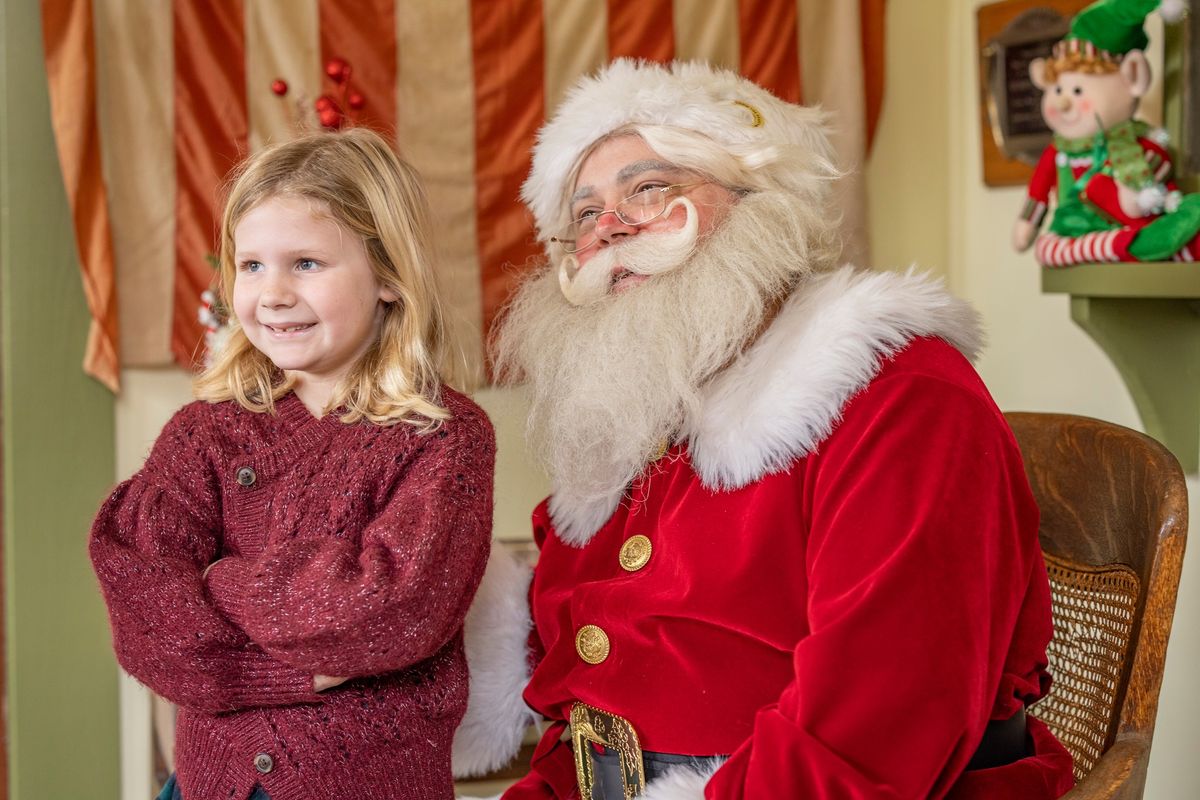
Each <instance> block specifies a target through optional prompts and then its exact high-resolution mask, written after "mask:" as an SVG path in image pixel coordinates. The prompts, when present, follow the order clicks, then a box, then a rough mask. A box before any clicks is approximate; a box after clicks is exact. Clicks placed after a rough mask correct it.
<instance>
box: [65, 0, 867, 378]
mask: <svg viewBox="0 0 1200 800" xmlns="http://www.w3.org/2000/svg"><path fill="white" fill-rule="evenodd" d="M883 4H884V0H859V2H858V3H853V2H840V1H839V2H836V3H835V2H828V0H637V2H634V1H633V0H605V1H604V2H601V1H600V0H594V1H592V0H586V1H585V0H436V1H435V0H408V1H406V0H173V2H163V0H104V2H98V3H94V4H93V3H92V2H91V0H42V9H43V21H44V38H45V44H46V53H47V71H48V73H49V81H50V87H51V95H52V102H53V108H54V123H55V131H56V135H57V137H58V145H59V154H60V158H61V160H62V163H63V172H64V177H65V178H66V182H67V186H68V196H69V199H70V201H71V203H72V209H73V213H74V218H75V227H76V235H77V239H78V241H79V248H80V260H81V263H82V264H83V271H84V282H85V285H86V286H87V287H88V295H87V296H88V299H89V304H90V307H91V310H92V313H93V316H94V317H95V319H96V324H95V325H94V327H93V333H92V343H91V344H90V346H89V349H88V362H87V363H86V364H85V367H86V368H87V369H88V370H89V372H91V373H92V374H94V375H97V376H99V377H102V379H104V380H106V382H108V383H109V385H110V386H114V387H115V385H116V378H117V375H118V374H119V366H154V365H162V364H166V363H170V362H171V361H174V362H176V363H179V364H182V365H185V366H189V367H190V366H193V365H194V364H195V363H196V362H197V360H198V358H199V356H200V355H201V350H200V348H201V346H202V341H203V337H202V334H203V328H202V326H201V323H200V322H199V320H198V317H197V314H198V311H199V309H200V307H201V304H202V301H201V297H200V295H201V293H202V292H203V291H204V290H205V289H206V288H208V286H209V285H210V283H211V282H212V279H213V277H214V271H213V267H212V265H211V263H210V258H209V257H210V256H211V254H212V253H213V252H214V250H215V248H216V233H217V231H216V226H217V219H218V216H219V197H218V192H219V188H220V186H221V184H222V181H223V179H224V177H225V175H226V174H227V173H228V171H229V170H230V169H231V168H232V167H233V166H234V165H235V164H236V163H237V162H238V161H239V160H240V159H241V158H243V157H244V156H245V155H246V154H247V153H249V152H252V151H253V150H255V149H257V148H259V147H261V146H262V145H264V144H265V143H267V142H270V141H275V140H279V139H280V138H285V137H289V136H291V135H292V134H293V132H294V127H293V126H294V122H295V102H296V99H297V98H306V99H307V102H309V103H311V102H312V100H314V99H315V98H316V97H317V96H319V95H321V94H323V93H325V92H326V91H327V89H328V83H327V80H326V79H325V77H324V73H323V66H324V65H325V64H326V63H327V62H328V61H329V60H331V59H333V58H341V59H344V60H346V61H347V62H349V63H350V64H351V65H352V68H353V73H352V78H351V80H352V83H353V87H354V90H355V91H357V92H358V93H360V94H361V95H362V96H363V98H364V99H365V106H364V107H363V108H362V110H361V112H360V113H359V116H358V119H357V122H358V123H359V124H366V125H370V126H371V127H373V128H375V129H377V130H380V131H382V132H384V133H387V134H391V135H394V137H395V140H396V142H397V145H398V148H399V150H400V152H401V153H402V155H404V157H406V158H407V159H408V160H409V161H411V162H412V163H413V164H414V165H415V166H416V167H417V168H418V169H419V170H420V171H421V172H422V174H423V175H424V177H425V181H426V185H427V187H428V190H429V195H430V200H431V202H432V205H433V209H434V215H435V218H436V226H437V230H436V241H437V242H438V244H439V248H440V255H441V269H442V275H441V278H442V284H443V286H444V289H445V292H446V294H447V300H448V305H449V306H450V307H451V308H452V309H453V311H454V312H455V315H456V320H455V324H456V338H457V341H458V343H459V344H460V345H461V346H463V347H464V349H465V350H466V352H467V355H468V358H469V359H470V360H471V361H473V362H474V365H475V366H478V365H481V364H482V362H483V335H485V334H486V332H487V330H488V329H489V327H490V325H491V323H492V321H493V319H494V318H495V315H496V313H497V311H498V309H499V308H500V307H501V306H502V305H503V303H504V301H505V300H506V299H507V297H508V294H509V292H510V291H511V289H512V287H513V285H514V284H515V282H516V281H517V280H518V279H519V277H520V276H521V274H523V271H524V270H525V269H526V266H527V264H528V263H529V262H530V260H531V259H532V258H534V257H536V255H537V248H536V246H535V242H534V237H533V232H532V222H531V219H530V217H529V215H528V214H527V212H526V211H525V209H524V207H523V206H521V205H520V203H519V201H518V199H517V194H518V189H519V187H520V184H521V181H522V180H524V178H525V175H526V173H527V171H528V169H529V153H530V148H531V146H532V144H533V140H534V135H535V133H536V131H537V129H538V128H539V126H540V125H541V124H542V122H543V120H544V119H545V118H546V116H547V115H548V114H550V113H552V112H553V109H554V107H555V106H556V104H557V103H558V101H559V99H560V98H561V97H562V95H563V93H564V92H565V91H566V89H567V88H568V87H569V86H570V85H571V84H572V83H573V82H574V81H575V79H576V78H577V77H578V76H579V75H581V74H583V73H585V72H589V71H592V70H594V69H596V68H598V67H600V66H601V65H603V64H604V63H605V62H606V61H608V60H609V59H611V58H614V57H617V56H637V57H642V58H648V59H654V60H662V61H665V60H670V59H673V58H678V59H705V60H708V61H711V62H713V63H716V64H719V65H722V66H726V67H729V68H732V69H736V70H739V71H740V72H741V73H742V74H744V75H746V76H747V77H749V78H751V79H752V80H755V81H757V82H758V83H760V84H762V85H763V86H765V87H766V88H768V89H770V90H771V91H773V92H775V93H776V94H778V95H779V96H781V97H783V98H785V99H788V100H793V101H804V102H811V103H817V102H819V103H821V104H822V105H824V106H825V107H826V108H827V109H829V110H831V111H833V112H834V113H835V114H836V115H837V123H836V127H837V131H836V141H835V146H836V147H837V148H838V150H839V153H840V155H841V157H842V159H843V162H844V163H845V164H846V165H848V166H854V165H857V164H858V163H859V162H861V159H862V157H863V154H864V153H865V149H866V143H867V140H868V136H869V135H870V133H871V132H872V128H873V125H874V120H875V119H876V118H877V116H878V111H879V104H880V98H881V86H882V74H881V71H882V25H883V22H882V20H883ZM93 14H94V16H93ZM89 48H92V49H94V58H93V57H92V56H91V54H90V53H89V52H88V50H89ZM280 78H281V79H283V80H285V81H286V82H287V83H288V85H289V91H288V94H287V97H286V98H283V99H281V98H279V97H277V96H276V95H275V94H274V93H273V92H272V89H271V84H272V82H273V81H274V80H276V79H280ZM86 119H91V120H93V124H92V126H91V128H87V127H86V126H83V130H82V131H81V125H80V120H86ZM99 165H102V169H100V167H99ZM843 197H844V200H843V208H842V209H841V210H842V212H843V214H845V217H846V220H847V223H846V224H847V226H848V231H849V239H850V240H851V241H852V242H854V241H855V240H856V239H857V242H858V243H857V244H855V245H852V247H851V250H853V251H857V252H863V251H864V250H865V242H864V241H863V240H862V237H861V232H862V230H863V229H864V220H863V205H864V204H863V203H862V196H861V189H860V188H858V184H857V183H856V182H855V181H853V180H852V181H851V182H850V186H849V187H848V191H847V192H844V193H843ZM106 242H107V244H106ZM106 253H107V255H106ZM118 308H119V309H120V313H119V315H118V313H117V310H118Z"/></svg>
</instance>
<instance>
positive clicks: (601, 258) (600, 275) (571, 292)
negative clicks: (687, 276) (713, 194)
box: [558, 197, 700, 306]
mask: <svg viewBox="0 0 1200 800" xmlns="http://www.w3.org/2000/svg"><path fill="white" fill-rule="evenodd" d="M676 206H681V207H682V208H683V210H684V212H685V213H686V215H687V216H686V218H685V219H684V223H683V227H682V228H680V229H679V230H677V231H669V232H666V233H653V234H647V233H643V234H641V235H639V236H629V237H626V241H624V242H621V243H619V244H613V245H609V246H607V247H604V248H601V249H600V250H599V252H596V253H594V254H593V255H592V257H591V259H590V260H589V261H588V262H587V264H586V265H585V266H584V267H583V268H581V267H580V266H579V258H578V256H577V255H575V254H571V255H568V256H565V257H564V258H563V260H562V261H561V262H560V263H559V267H558V286H559V289H560V290H561V291H562V293H563V296H564V297H566V298H567V301H568V302H569V303H571V305H575V306H586V305H591V304H592V303H595V302H597V301H599V300H602V299H604V298H605V297H607V296H608V293H609V291H610V290H611V289H612V286H613V284H614V283H615V282H616V280H617V279H618V278H619V277H620V276H621V274H623V273H624V272H630V273H633V274H635V275H661V274H662V273H664V272H670V271H671V270H673V269H676V268H678V267H679V266H680V265H681V264H683V263H684V262H685V261H687V259H688V258H689V257H690V256H691V255H692V253H693V251H695V249H696V240H697V239H698V233H699V230H700V220H699V217H698V216H697V214H696V206H695V205H693V203H692V201H691V200H688V199H687V198H686V197H677V198H675V199H674V200H673V201H672V202H671V204H670V205H668V206H667V208H666V210H665V211H664V212H663V216H669V215H670V214H671V212H672V211H674V210H675V207H676ZM593 246H594V247H595V246H596V245H593Z"/></svg>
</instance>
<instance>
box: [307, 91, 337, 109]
mask: <svg viewBox="0 0 1200 800" xmlns="http://www.w3.org/2000/svg"><path fill="white" fill-rule="evenodd" d="M313 107H314V108H316V109H317V111H325V110H327V109H330V108H333V109H336V108H337V103H336V102H334V99H333V98H332V97H330V96H329V95H327V94H323V95H321V96H320V97H318V98H317V100H316V102H315V103H313Z"/></svg>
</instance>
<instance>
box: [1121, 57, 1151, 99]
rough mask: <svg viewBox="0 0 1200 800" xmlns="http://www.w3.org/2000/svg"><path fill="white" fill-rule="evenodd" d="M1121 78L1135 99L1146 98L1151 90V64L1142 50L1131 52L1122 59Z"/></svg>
mask: <svg viewBox="0 0 1200 800" xmlns="http://www.w3.org/2000/svg"><path fill="white" fill-rule="evenodd" d="M1121 77H1122V78H1124V79H1125V84H1126V85H1127V86H1128V87H1129V93H1130V94H1131V95H1133V96H1134V97H1144V96H1145V94H1146V92H1147V91H1148V90H1149V89H1150V62H1149V61H1147V60H1146V54H1145V53H1143V52H1142V51H1141V50H1130V51H1129V52H1128V53H1126V54H1125V57H1124V58H1122V59H1121Z"/></svg>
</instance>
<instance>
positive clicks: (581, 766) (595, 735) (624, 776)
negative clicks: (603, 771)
mask: <svg viewBox="0 0 1200 800" xmlns="http://www.w3.org/2000/svg"><path fill="white" fill-rule="evenodd" d="M571 744H572V746H573V748H574V750H575V777H576V779H577V780H578V781H579V793H580V795H581V796H582V797H583V798H584V800H592V785H593V784H594V783H595V775H594V774H593V766H592V759H591V756H590V754H589V753H588V749H587V748H589V747H590V746H591V745H592V744H598V745H601V746H602V747H604V748H606V749H608V750H615V751H616V752H617V756H618V758H619V759H620V763H621V784H622V787H623V789H624V791H625V800H632V798H634V797H637V796H638V795H639V794H641V793H642V792H644V791H645V790H646V772H645V768H644V767H643V765H642V747H641V745H640V744H639V743H638V737H637V731H635V730H634V729H633V725H631V724H630V723H629V720H627V719H625V718H624V717H619V716H617V715H616V714H610V713H608V712H607V711H601V710H600V709H598V708H595V707H594V706H589V705H588V704H587V703H576V704H574V705H573V706H571Z"/></svg>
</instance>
